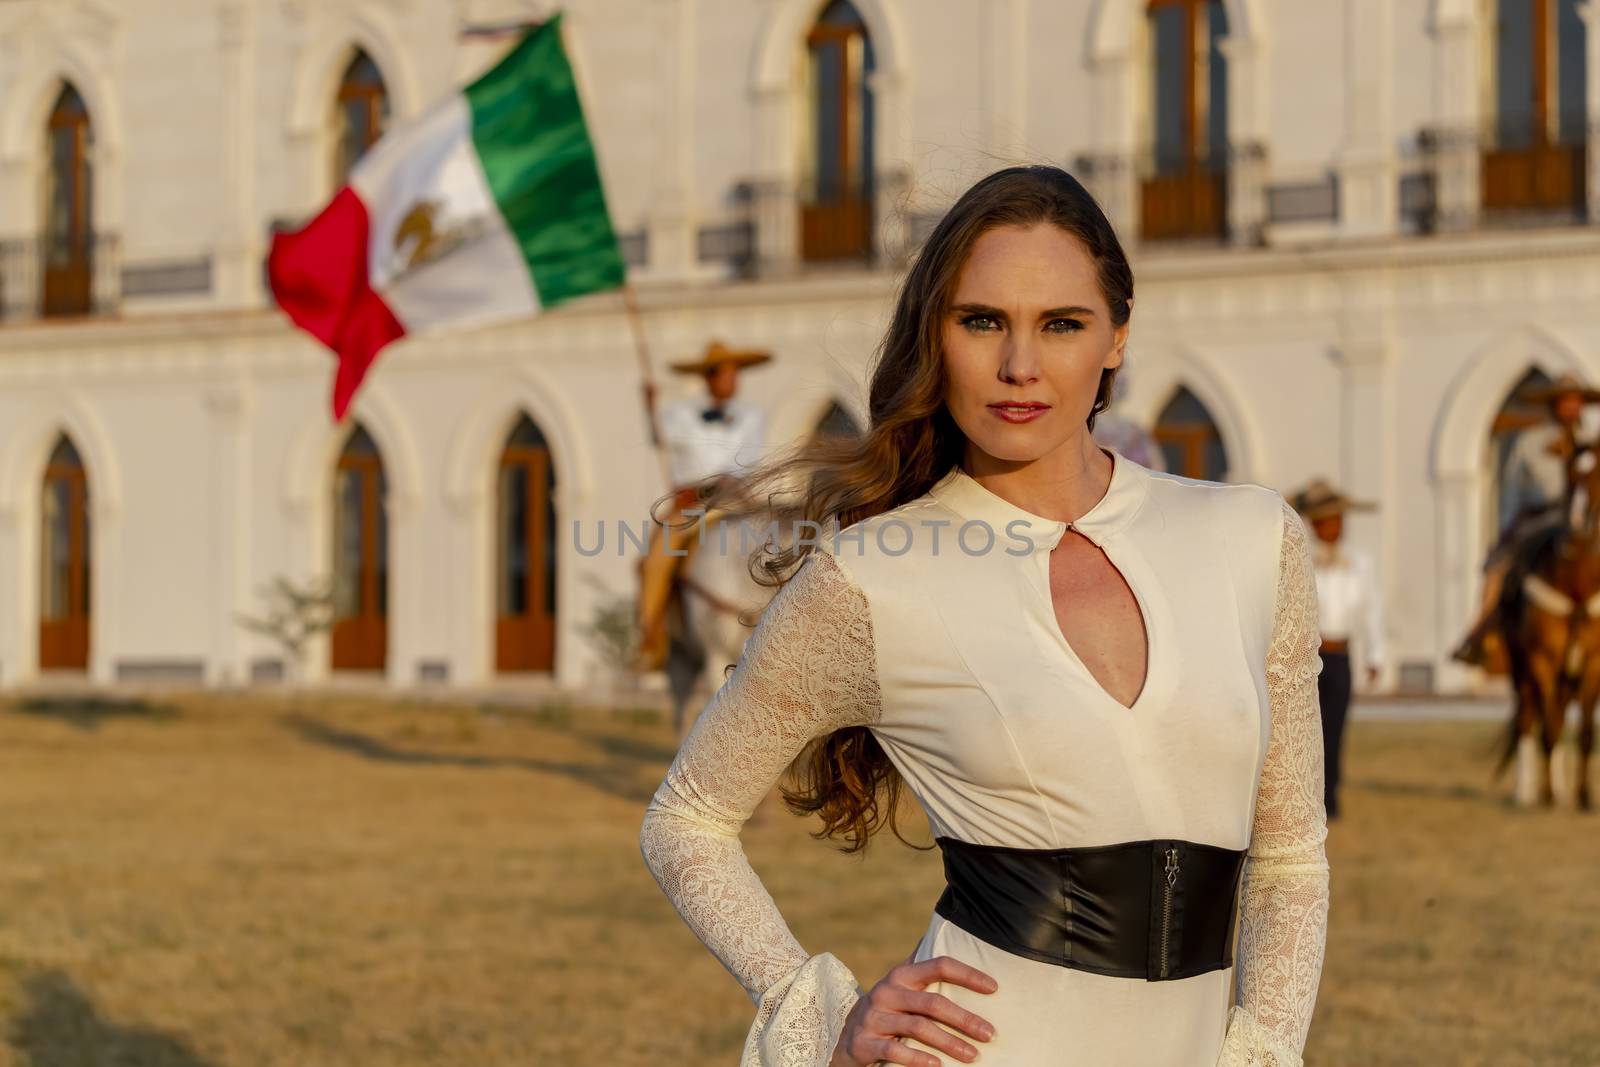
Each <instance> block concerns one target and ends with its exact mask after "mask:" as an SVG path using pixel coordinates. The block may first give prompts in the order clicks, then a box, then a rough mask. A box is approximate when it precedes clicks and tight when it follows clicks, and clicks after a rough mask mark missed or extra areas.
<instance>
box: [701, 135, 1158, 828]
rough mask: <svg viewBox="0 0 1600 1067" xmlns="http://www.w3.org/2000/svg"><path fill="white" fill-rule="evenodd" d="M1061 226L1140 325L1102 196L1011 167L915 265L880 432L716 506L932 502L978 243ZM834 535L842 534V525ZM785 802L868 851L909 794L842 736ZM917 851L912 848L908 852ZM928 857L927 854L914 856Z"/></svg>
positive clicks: (783, 549) (882, 374) (831, 447)
mask: <svg viewBox="0 0 1600 1067" xmlns="http://www.w3.org/2000/svg"><path fill="white" fill-rule="evenodd" d="M1039 223H1050V224H1052V225H1055V226H1059V227H1060V228H1061V229H1063V230H1065V231H1066V232H1067V233H1070V234H1072V235H1073V236H1074V237H1076V238H1078V240H1080V241H1082V242H1083V244H1084V246H1085V247H1086V248H1087V249H1088V252H1089V254H1090V256H1091V257H1092V258H1093V259H1094V262H1095V264H1096V267H1097V273H1098V278H1099V282H1100V288H1101V290H1102V292H1103V293H1104V295H1105V299H1106V304H1107V306H1108V308H1109V309H1110V316H1111V321H1112V323H1113V325H1115V326H1121V325H1122V324H1124V323H1126V322H1127V321H1128V317H1129V314H1130V312H1131V310H1132V309H1131V304H1130V301H1131V300H1132V298H1133V272H1132V271H1131V270H1130V269H1129V267H1128V260H1127V257H1126V255H1124V253H1123V250H1122V245H1121V243H1120V242H1119V241H1118V240H1117V235H1116V233H1115V232H1114V231H1113V230H1112V228H1111V224H1110V222H1108V221H1107V220H1106V217H1105V214H1104V213H1103V212H1102V211H1101V210H1100V206H1099V205H1098V204H1097V203H1095V200H1094V197H1092V196H1090V195H1089V192H1088V191H1087V190H1086V189H1084V187H1083V186H1082V185H1081V184H1079V182H1078V181H1077V179H1075V178H1073V177H1072V175H1070V174H1068V173H1067V172H1066V171H1064V170H1062V169H1060V168H1059V167H1052V166H1042V165H1036V166H1020V167H1008V168H1006V169H1004V170H999V171H996V172H994V173H993V174H990V175H988V176H987V177H985V178H983V179H981V180H980V181H978V182H977V183H976V184H974V185H973V186H972V187H971V188H970V189H968V190H967V191H966V192H965V193H964V194H963V195H962V196H961V198H960V199H959V200H957V201H956V203H955V205H954V206H953V207H952V208H951V209H950V210H949V212H948V213H946V214H945V216H944V218H943V219H941V220H940V221H939V224H938V225H937V226H935V227H934V230H933V232H932V234H930V235H929V237H928V239H927V241H926V243H925V244H924V245H923V246H922V249H921V250H920V252H918V254H917V255H916V258H915V259H914V260H913V262H912V264H911V266H910V268H909V270H908V272H907V274H906V277H905V280H904V282H903V283H902V285H901V288H900V292H899V295H898V297H897V299H896V301H895V308H894V317H893V319H892V320H891V321H890V323H889V328H888V330H887V331H886V333H885V335H884V338H883V341H882V343H881V344H880V346H879V348H878V352H877V358H876V362H875V364H874V367H873V370H872V377H871V384H870V387H869V389H868V394H867V397H868V399H867V415H868V420H869V421H868V425H867V429H866V432H865V433H864V434H863V435H862V436H860V437H813V438H811V439H809V440H806V441H803V442H801V443H800V444H799V445H796V446H792V447H791V448H789V449H788V450H786V451H785V452H782V453H780V454H779V455H778V456H776V457H775V458H774V459H772V460H770V461H768V462H767V463H765V464H763V465H762V466H760V467H758V468H757V469H755V470H754V471H752V472H751V473H750V474H748V475H747V476H746V477H745V478H744V479H742V481H741V482H740V483H738V484H737V485H736V486H735V487H734V488H733V489H731V490H725V491H722V492H720V493H718V494H716V495H713V496H712V497H711V498H709V500H708V501H707V506H708V507H719V508H722V509H724V510H725V511H726V512H727V513H728V514H730V515H740V514H755V513H760V514H762V515H764V516H765V517H766V518H767V519H768V521H769V522H770V521H772V520H776V521H777V522H778V524H779V528H780V529H795V528H796V527H795V526H794V525H792V524H794V523H795V522H796V521H797V520H808V521H810V522H813V523H816V524H817V525H816V527H808V528H811V529H823V530H825V529H828V528H830V527H831V528H835V529H840V530H842V529H844V528H845V527H847V526H850V525H851V524H853V523H856V522H860V521H861V520H862V519H865V518H868V517H870V516H873V515H878V514H881V513H883V512H886V511H889V510H891V509H893V508H896V507H899V506H900V505H901V504H904V503H907V502H908V501H911V500H915V499H916V498H917V497H920V496H922V495H923V494H924V493H925V492H927V490H928V489H929V488H930V487H931V486H932V485H933V483H934V482H936V481H937V480H938V479H939V478H940V477H941V476H942V475H944V474H945V473H946V472H947V471H948V470H949V469H950V467H951V466H952V465H954V464H956V463H958V462H960V460H961V459H962V458H963V455H964V453H965V449H966V444H967V439H966V435H964V434H963V433H962V432H961V430H960V429H959V428H958V427H957V426H956V423H955V420H954V419H953V418H952V417H951V415H950V413H949V410H948V409H947V408H946V407H945V399H944V398H945V390H946V378H945V370H944V359H943V352H942V348H941V323H942V322H943V319H944V317H945V314H946V312H947V309H948V307H949V304H950V301H951V299H952V298H953V295H954V292H955V287H956V282H957V280H958V278H959V276H960V273H961V268H962V266H963V265H964V264H965V263H966V261H967V256H968V255H969V254H970V253H971V251H972V247H973V245H974V243H976V241H977V240H978V238H979V237H980V236H981V235H982V234H983V233H984V232H985V231H987V230H989V229H992V228H994V227H996V226H1032V225H1036V224H1039ZM1115 376H1116V370H1115V369H1109V370H1105V371H1102V372H1101V376H1100V384H1099V388H1098V390H1097V391H1096V395H1095V401H1094V406H1093V407H1092V408H1091V409H1090V412H1089V416H1088V420H1087V422H1088V427H1089V429H1091V430H1092V429H1093V428H1094V421H1095V417H1096V416H1097V415H1098V414H1099V413H1100V412H1101V411H1104V410H1105V409H1106V407H1107V405H1108V404H1109V403H1110V401H1111V383H1112V381H1113V379H1114V378H1115ZM835 524H836V525H835ZM815 540H816V539H815V538H811V539H807V538H797V539H794V541H793V543H791V544H781V543H774V544H767V545H763V546H761V547H759V548H758V549H757V550H756V551H755V552H754V553H753V554H752V556H751V559H750V568H751V573H752V574H753V575H754V576H755V578H756V580H757V581H759V582H761V583H762V584H765V585H772V586H778V585H782V584H783V583H784V582H786V581H788V579H789V578H790V577H791V576H792V575H793V574H794V572H795V571H796V570H798V569H799V566H800V564H801V562H802V561H803V560H804V557H805V556H806V555H808V554H809V553H810V552H811V551H812V550H813V546H814V544H815ZM788 777H789V778H790V779H791V780H792V783H793V784H792V785H785V786H783V787H782V792H783V797H784V801H785V802H786V803H787V805H788V806H789V808H790V810H791V811H793V812H795V813H796V814H798V815H810V814H813V813H815V814H817V815H819V816H820V817H821V820H822V828H821V829H820V830H818V831H816V834H815V836H817V837H831V838H835V839H836V840H838V841H839V842H841V843H842V844H841V848H842V849H843V851H846V852H857V851H859V850H861V849H863V848H864V847H866V844H867V841H868V840H869V839H870V838H871V837H872V835H873V834H874V833H876V832H877V831H878V830H879V829H881V828H882V827H883V826H884V825H885V823H887V824H888V825H889V827H890V828H891V829H892V830H893V832H894V834H895V836H896V837H899V838H900V839H901V840H902V841H905V838H904V837H903V836H902V835H901V834H900V831H899V827H898V826H897V825H896V812H897V811H898V809H899V806H900V798H901V790H902V787H903V785H904V782H903V780H902V779H901V777H900V774H899V772H898V771H896V770H895V768H894V765H893V764H892V763H890V761H889V757H888V755H887V754H886V753H885V752H884V750H883V748H882V746H881V745H879V743H878V740H877V738H876V737H874V736H873V734H872V732H871V731H870V730H869V729H868V728H866V727H863V726H858V727H850V728H847V729H842V730H836V731H834V732H833V733H830V734H828V735H826V736H825V737H821V738H818V739H817V740H816V741H814V742H812V744H811V745H809V746H807V749H806V750H805V751H804V752H802V753H801V754H800V756H798V757H797V758H796V759H795V761H794V763H793V764H792V765H791V766H790V768H789V775H788ZM906 843H907V844H910V842H906ZM913 847H916V846H913Z"/></svg>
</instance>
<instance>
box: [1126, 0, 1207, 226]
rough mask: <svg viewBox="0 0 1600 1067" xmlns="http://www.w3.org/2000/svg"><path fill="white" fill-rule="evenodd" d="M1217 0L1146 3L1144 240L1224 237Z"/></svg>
mask: <svg viewBox="0 0 1600 1067" xmlns="http://www.w3.org/2000/svg"><path fill="white" fill-rule="evenodd" d="M1225 18H1226V16H1225V13H1224V10H1223V7H1222V5H1221V4H1220V3H1218V2H1217V0H1150V4H1149V7H1148V14H1147V20H1146V25H1147V27H1148V31H1149V38H1150V55H1149V71H1150V84H1151V113H1152V116H1153V125H1154V129H1153V135H1152V143H1151V160H1150V166H1149V170H1148V173H1147V174H1146V175H1145V176H1144V178H1143V179H1142V182H1141V188H1140V212H1139V215H1140V218H1139V232H1140V235H1141V236H1142V237H1144V238H1145V239H1146V240H1157V241H1158V240H1165V239H1171V238H1182V237H1220V236H1222V235H1223V233H1224V232H1225V231H1226V229H1227V221H1228V219H1227V153H1228V137H1227V71H1226V68H1225V66H1224V64H1223V60H1222V53H1221V50H1220V48H1219V47H1218V41H1219V40H1220V38H1221V37H1222V35H1223V33H1224V30H1225Z"/></svg>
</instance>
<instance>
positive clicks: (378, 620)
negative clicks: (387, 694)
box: [332, 423, 389, 671]
mask: <svg viewBox="0 0 1600 1067" xmlns="http://www.w3.org/2000/svg"><path fill="white" fill-rule="evenodd" d="M387 493H388V482H387V480H386V478H385V476H384V470H383V457H382V456H381V455H379V453H378V446H377V444H376V443H374V442H373V440H372V437H371V435H369V434H368V433H367V430H366V427H364V426H361V425H360V424H359V423H358V424H357V425H356V428H355V429H354V431H352V432H351V434H350V438H349V440H347V441H346V442H345V446H344V450H343V452H341V453H340V455H339V464H338V466H337V468H336V469H335V471H334V482H333V632H332V667H333V669H334V670H336V671H381V670H383V669H384V667H385V665H386V664H387V662H388V644H389V517H388V507H387Z"/></svg>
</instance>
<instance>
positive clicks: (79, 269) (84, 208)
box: [40, 85, 94, 315]
mask: <svg viewBox="0 0 1600 1067" xmlns="http://www.w3.org/2000/svg"><path fill="white" fill-rule="evenodd" d="M90 141H91V138H90V128H89V112H88V109H87V108H85V107H84V104H83V99H82V98H81V97H80V96H79V95H78V93H77V91H76V90H75V89H73V88H72V87H71V86H70V85H69V86H67V87H65V88H63V89H62V90H61V95H60V97H59V98H57V100H56V106H55V109H54V110H53V111H51V113H50V129H49V138H48V145H49V185H48V189H47V195H46V212H47V215H46V218H45V227H44V238H43V239H44V247H43V249H42V250H41V252H42V258H43V260H44V270H43V281H42V288H43V292H42V293H41V294H40V297H41V301H42V303H41V309H42V311H43V313H44V314H45V315H87V314H88V313H89V311H90V309H91V306H92V292H91V285H90V282H91V278H92V276H93V262H92V261H93V244H94V238H93V229H92V227H91V213H90V207H91V204H92V199H91V189H90V169H89V148H90Z"/></svg>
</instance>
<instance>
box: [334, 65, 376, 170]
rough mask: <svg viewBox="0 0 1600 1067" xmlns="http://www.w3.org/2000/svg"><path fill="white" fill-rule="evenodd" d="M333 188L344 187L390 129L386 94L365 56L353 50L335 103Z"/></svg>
mask: <svg viewBox="0 0 1600 1067" xmlns="http://www.w3.org/2000/svg"><path fill="white" fill-rule="evenodd" d="M334 118H335V123H336V130H337V132H336V137H335V141H334V161H333V178H334V185H335V186H341V185H344V184H345V183H346V182H347V181H349V179H350V170H351V168H353V167H354V166H355V165H356V163H357V162H358V161H359V160H360V159H361V157H362V156H363V155H365V154H366V151H367V149H369V148H371V147H372V146H373V145H374V144H376V143H377V141H378V138H380V137H382V136H383V132H384V130H385V129H387V128H388V125H389V90H388V87H387V86H385V85H384V81H383V74H382V73H381V72H380V71H379V70H378V65H377V64H376V63H374V62H373V61H372V57H370V56H368V55H367V53H365V52H363V51H361V50H360V49H359V48H358V49H356V54H355V56H354V58H352V59H351V60H350V65H349V66H347V67H346V68H345V71H344V77H343V78H341V79H340V80H339V96H338V99H337V101H336V102H335V114H334Z"/></svg>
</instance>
